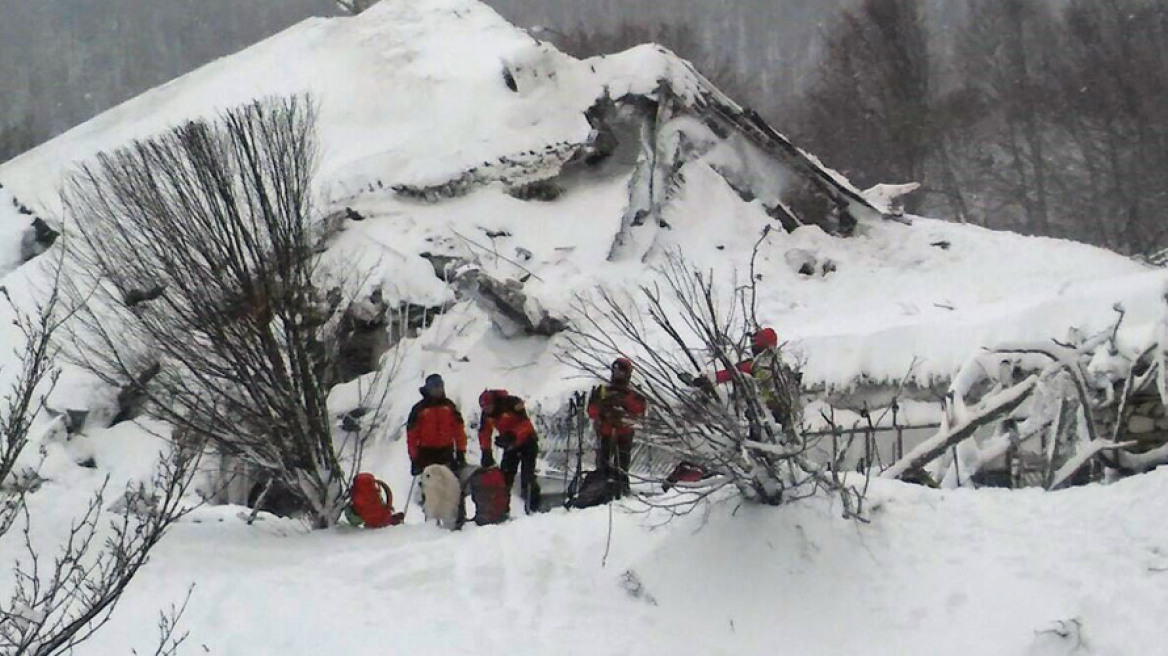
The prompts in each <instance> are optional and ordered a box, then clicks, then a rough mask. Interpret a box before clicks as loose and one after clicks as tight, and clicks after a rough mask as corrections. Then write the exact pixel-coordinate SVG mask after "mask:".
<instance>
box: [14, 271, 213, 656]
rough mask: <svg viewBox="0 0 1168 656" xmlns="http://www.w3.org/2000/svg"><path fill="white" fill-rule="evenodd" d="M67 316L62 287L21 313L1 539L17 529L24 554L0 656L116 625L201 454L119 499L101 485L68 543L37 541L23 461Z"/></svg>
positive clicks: (64, 643) (57, 650) (166, 464)
mask: <svg viewBox="0 0 1168 656" xmlns="http://www.w3.org/2000/svg"><path fill="white" fill-rule="evenodd" d="M5 297H6V298H7V292H5ZM13 307H14V308H15V307H16V306H15V304H13ZM67 319H68V314H67V313H63V312H61V311H60V296H59V292H58V288H57V286H56V285H54V287H53V290H52V291H51V292H50V294H49V296H48V298H47V300H46V301H45V302H44V303H42V304H40V305H39V306H38V307H37V308H36V311H35V312H34V313H32V314H28V313H25V312H22V311H20V310H16V319H15V323H16V325H17V326H19V328H20V329H21V332H22V334H23V337H24V340H25V344H24V350H23V352H22V353H21V358H20V370H19V373H18V374H17V376H16V379H15V381H14V382H13V385H12V387H11V389H10V390H9V393H8V395H7V396H6V398H5V402H4V404H3V407H2V408H0V432H3V436H4V437H3V440H2V441H0V495H3V505H0V537H8V534H9V533H10V532H12V531H13V529H19V532H20V533H19V534H20V536H21V542H22V545H23V556H18V557H17V558H16V561H15V566H14V575H13V578H12V581H11V584H10V586H9V587H8V589H7V590H6V591H5V592H4V593H0V594H2V595H3V596H2V597H0V652H2V653H4V654H6V655H12V656H17V655H23V654H28V655H36V656H49V655H51V654H65V653H72V649H73V647H75V646H76V645H78V644H80V643H81V642H84V641H85V640H87V639H88V638H90V637H91V636H93V635H94V633H95V632H97V631H98V630H99V629H100V628H101V627H102V626H103V625H104V624H105V623H106V622H107V621H108V620H109V619H110V616H111V614H112V613H113V611H114V609H115V607H116V606H117V603H118V600H119V599H120V598H121V595H122V593H123V592H124V591H125V589H126V586H128V585H129V583H130V581H132V580H133V578H134V577H135V576H136V575H137V573H138V571H139V570H140V569H141V568H142V566H143V565H145V564H146V562H147V560H148V558H149V555H150V553H151V551H152V550H153V549H154V547H155V546H157V545H158V543H159V541H161V540H162V538H163V536H165V534H166V532H167V531H168V529H169V528H170V527H171V526H172V525H173V524H174V523H175V522H176V521H178V519H180V518H181V517H182V516H183V515H184V514H185V513H186V512H187V511H188V506H187V505H185V504H184V503H183V501H184V493H185V491H186V490H187V488H188V486H189V485H190V482H191V477H192V474H193V472H194V464H195V457H196V454H197V452H196V451H190V450H174V451H173V452H172V454H171V455H169V456H164V457H163V458H162V460H161V465H160V467H159V469H158V470H157V472H156V474H155V476H154V478H153V480H152V481H150V482H149V483H146V482H139V483H137V484H131V485H130V486H129V487H127V488H126V489H125V490H124V491H123V493H122V494H121V495H120V496H119V497H118V498H116V499H110V498H109V497H108V495H107V494H106V492H107V486H103V487H102V489H101V490H99V491H98V492H97V493H96V494H95V495H94V496H93V497H92V498H91V499H90V501H89V504H88V505H87V507H86V510H85V511H84V513H83V514H82V515H81V516H79V517H75V518H74V519H73V521H72V524H71V525H70V529H69V532H68V534H67V537H66V538H65V539H64V540H63V541H62V542H60V543H54V544H46V543H45V541H44V540H38V539H37V538H35V537H34V532H33V530H32V529H33V525H34V523H35V520H36V519H37V516H36V513H34V512H33V511H31V510H30V508H29V501H30V496H31V495H33V494H34V493H35V492H36V491H37V489H38V488H39V487H40V485H41V483H42V479H41V478H40V476H39V475H38V473H37V471H36V469H35V468H30V467H23V468H22V467H19V466H18V463H19V462H20V461H21V456H22V455H23V454H24V452H25V450H26V449H27V447H28V446H29V445H30V444H31V443H32V439H31V438H32V435H31V431H32V429H33V426H34V425H35V424H34V422H35V420H36V419H37V417H38V415H40V413H41V410H42V409H43V407H44V402H43V399H44V397H45V394H46V393H47V391H48V390H49V389H51V387H52V385H53V383H54V381H55V379H56V370H55V369H54V363H53V358H54V356H55V355H56V350H55V348H54V346H53V343H54V334H55V333H56V332H57V331H58V330H59V329H60V328H61V325H62V322H63V321H65V320H67ZM109 501H113V503H112V504H107V502H109ZM13 546H15V545H13Z"/></svg>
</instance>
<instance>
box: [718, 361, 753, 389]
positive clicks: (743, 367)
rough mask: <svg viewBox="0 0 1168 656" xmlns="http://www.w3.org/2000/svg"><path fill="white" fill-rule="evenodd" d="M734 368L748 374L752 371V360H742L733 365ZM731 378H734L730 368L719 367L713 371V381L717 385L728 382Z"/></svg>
mask: <svg viewBox="0 0 1168 656" xmlns="http://www.w3.org/2000/svg"><path fill="white" fill-rule="evenodd" d="M734 369H737V370H738V371H741V372H742V373H744V374H746V375H747V376H749V375H751V374H752V373H754V360H743V361H742V362H739V363H738V364H736V365H734ZM731 380H734V371H733V370H731V369H720V370H718V371H715V372H714V382H715V383H717V384H719V385H721V384H722V383H728V382H730V381H731Z"/></svg>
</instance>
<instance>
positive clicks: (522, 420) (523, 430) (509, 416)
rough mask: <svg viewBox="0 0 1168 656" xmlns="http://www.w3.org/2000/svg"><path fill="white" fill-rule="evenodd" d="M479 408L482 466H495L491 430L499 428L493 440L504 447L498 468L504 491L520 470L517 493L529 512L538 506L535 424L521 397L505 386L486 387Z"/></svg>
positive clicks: (509, 487) (508, 490)
mask: <svg viewBox="0 0 1168 656" xmlns="http://www.w3.org/2000/svg"><path fill="white" fill-rule="evenodd" d="M479 408H481V409H482V411H483V414H482V418H481V420H480V423H479V447H480V448H481V449H482V452H483V459H482V463H481V464H482V466H483V467H494V466H495V456H494V454H493V452H492V449H491V434H492V433H495V432H498V436H497V437H495V444H496V445H498V446H499V448H501V449H503V459H502V462H500V464H499V469H501V470H502V471H503V479H504V480H505V481H506V482H507V493H508V494H510V493H511V487H512V486H513V485H514V484H515V475H516V473H520V477H519V494H520V496H522V497H523V505H524V510H526V511H527V513H528V514H530V513H532V512H535V511H536V510H538V509H539V496H540V492H539V484H538V483H537V482H536V480H535V458H536V456H538V455H539V439H538V437H537V436H536V434H535V426H533V425H532V424H531V419H530V418H529V417H528V416H527V409H526V408H525V407H524V405H523V399H521V398H519V397H518V396H513V395H511V394H508V393H507V390H502V389H495V390H486V391H485V392H483V393H482V394H480V395H479Z"/></svg>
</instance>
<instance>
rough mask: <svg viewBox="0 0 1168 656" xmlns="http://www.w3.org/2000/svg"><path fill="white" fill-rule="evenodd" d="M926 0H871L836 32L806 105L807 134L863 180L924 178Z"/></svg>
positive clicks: (928, 142) (928, 138) (927, 139)
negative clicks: (924, 0)
mask: <svg viewBox="0 0 1168 656" xmlns="http://www.w3.org/2000/svg"><path fill="white" fill-rule="evenodd" d="M922 4H923V3H922V2H921V0H866V1H865V2H864V3H863V4H862V5H861V6H860V7H858V8H857V9H854V10H851V11H846V12H844V13H843V14H842V16H841V18H840V24H839V26H838V27H837V28H836V29H835V30H834V31H833V32H832V33H831V34H830V36H829V39H828V42H827V46H826V53H825V55H824V60H823V62H822V64H821V65H820V66H819V67H817V68H816V71H815V74H814V78H813V80H812V87H811V91H810V92H809V93H808V95H807V97H806V100H805V102H804V105H803V108H802V109H803V112H804V113H805V114H806V116H805V117H804V118H802V119H801V120H799V121H798V122H799V123H800V124H801V125H802V126H803V127H802V128H801V136H802V137H803V138H804V139H805V140H806V143H807V145H808V147H809V148H811V149H812V150H813V151H814V152H816V153H817V154H818V155H820V156H821V157H824V158H825V159H826V160H827V161H828V162H831V163H836V165H837V166H841V167H844V168H845V169H847V170H848V171H849V172H851V173H852V174H853V175H854V176H855V177H856V178H857V179H858V181H860V182H862V183H864V184H866V185H867V184H875V183H878V182H924V178H925V162H926V158H927V157H928V155H929V151H930V149H931V148H932V138H933V135H932V130H931V123H932V120H931V107H930V102H931V100H932V98H931V85H932V83H933V80H932V75H931V71H930V67H931V65H932V62H931V60H930V56H929V50H928V39H927V34H926V30H925V25H924V19H923V16H922V11H923V7H922Z"/></svg>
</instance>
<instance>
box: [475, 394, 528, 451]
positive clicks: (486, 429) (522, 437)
mask: <svg viewBox="0 0 1168 656" xmlns="http://www.w3.org/2000/svg"><path fill="white" fill-rule="evenodd" d="M496 430H497V431H499V436H498V437H497V438H495V443H496V444H498V445H499V447H500V448H502V449H515V448H519V447H521V446H523V445H524V444H527V443H528V442H529V441H532V440H535V439H536V437H535V426H533V425H532V424H531V419H530V418H529V417H528V416H527V408H525V407H524V405H523V399H521V398H519V397H518V396H511V395H510V394H508V395H506V396H502V397H496V398H495V401H494V404H493V405H492V406H491V411H490V412H484V413H483V415H482V419H481V421H480V423H479V448H481V449H482V450H483V453H487V452H489V451H490V450H491V433H492V432H494V431H496Z"/></svg>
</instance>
